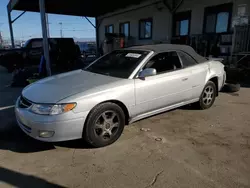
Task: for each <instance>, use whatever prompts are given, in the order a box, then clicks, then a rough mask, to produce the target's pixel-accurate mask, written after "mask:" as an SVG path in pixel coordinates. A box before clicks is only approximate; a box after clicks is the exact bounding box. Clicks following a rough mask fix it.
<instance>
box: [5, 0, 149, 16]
mask: <svg viewBox="0 0 250 188" xmlns="http://www.w3.org/2000/svg"><path fill="white" fill-rule="evenodd" d="M142 1H144V0H120V1H118V0H116V1H115V0H105V1H104V0H46V4H45V9H46V13H52V14H64V15H73V16H88V17H97V16H100V15H103V14H106V13H108V12H113V11H115V10H118V9H122V8H125V7H127V6H129V5H133V4H139V3H140V2H142ZM8 10H9V11H11V10H23V11H31V12H39V0H10V2H9V4H8Z"/></svg>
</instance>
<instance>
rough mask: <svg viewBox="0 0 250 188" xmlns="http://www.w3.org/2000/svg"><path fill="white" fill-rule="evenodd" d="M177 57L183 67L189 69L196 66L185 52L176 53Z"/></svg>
mask: <svg viewBox="0 0 250 188" xmlns="http://www.w3.org/2000/svg"><path fill="white" fill-rule="evenodd" d="M178 55H179V56H180V58H181V61H182V65H183V67H189V66H193V65H196V64H197V62H196V61H195V60H194V59H193V58H192V57H191V56H190V55H189V54H187V53H185V52H178Z"/></svg>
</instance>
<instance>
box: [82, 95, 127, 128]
mask: <svg viewBox="0 0 250 188" xmlns="http://www.w3.org/2000/svg"><path fill="white" fill-rule="evenodd" d="M104 103H114V104H116V105H118V106H119V107H120V108H121V109H122V111H123V112H124V115H125V124H126V125H128V123H129V111H128V108H127V106H126V105H125V104H124V103H123V102H121V101H119V100H115V99H113V100H106V101H102V102H100V103H98V104H97V105H95V106H94V107H93V108H92V109H91V110H90V112H89V113H88V115H87V118H86V120H85V123H84V127H85V124H86V122H87V119H88V118H89V115H90V113H91V112H92V110H93V109H95V108H96V107H97V106H98V105H100V104H104Z"/></svg>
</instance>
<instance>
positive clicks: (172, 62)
mask: <svg viewBox="0 0 250 188" xmlns="http://www.w3.org/2000/svg"><path fill="white" fill-rule="evenodd" d="M145 68H153V69H156V72H157V74H161V73H165V72H169V71H174V70H177V69H180V68H182V65H181V62H180V59H179V57H178V55H177V53H176V52H165V53H159V54H157V55H155V56H154V57H152V58H151V59H150V60H149V62H148V63H147V64H146V65H145V67H144V69H145Z"/></svg>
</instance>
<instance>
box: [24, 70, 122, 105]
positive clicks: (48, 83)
mask: <svg viewBox="0 0 250 188" xmlns="http://www.w3.org/2000/svg"><path fill="white" fill-rule="evenodd" d="M119 80H121V79H120V78H115V77H110V76H105V75H100V74H95V73H91V72H86V71H83V70H76V71H72V72H68V73H63V74H59V75H55V76H51V77H48V78H45V79H42V80H39V81H38V82H35V83H34V84H31V85H29V86H27V87H26V88H24V90H23V91H22V95H23V97H25V98H27V99H28V100H30V101H32V102H35V103H57V102H58V101H60V100H62V99H64V98H67V97H69V96H72V95H74V94H77V93H80V92H84V91H87V90H89V89H93V88H95V87H98V86H102V85H106V84H110V83H113V82H116V81H119Z"/></svg>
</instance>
